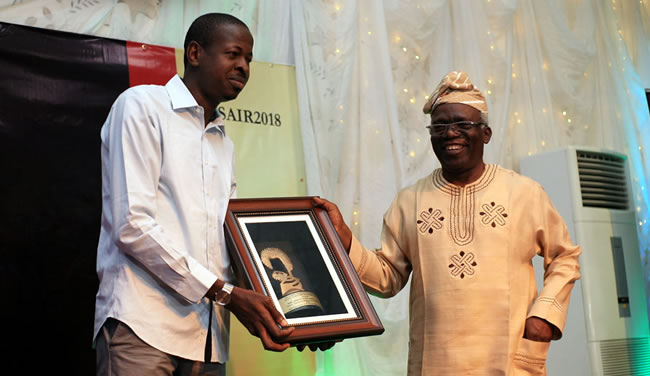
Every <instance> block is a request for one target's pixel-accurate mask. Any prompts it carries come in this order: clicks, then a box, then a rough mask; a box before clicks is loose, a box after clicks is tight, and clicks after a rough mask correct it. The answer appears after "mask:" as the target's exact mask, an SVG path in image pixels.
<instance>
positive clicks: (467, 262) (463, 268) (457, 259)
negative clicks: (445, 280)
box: [449, 251, 478, 279]
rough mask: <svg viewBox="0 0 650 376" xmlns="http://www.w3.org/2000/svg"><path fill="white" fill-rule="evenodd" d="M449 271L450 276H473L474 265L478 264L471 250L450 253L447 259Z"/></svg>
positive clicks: (462, 277) (461, 277)
mask: <svg viewBox="0 0 650 376" xmlns="http://www.w3.org/2000/svg"><path fill="white" fill-rule="evenodd" d="M449 261H451V263H450V264H449V273H450V274H451V276H452V277H456V278H460V279H464V278H465V276H470V277H471V276H473V275H474V273H475V270H474V267H476V266H477V265H478V263H477V262H476V256H475V255H474V253H472V252H467V253H465V252H464V251H460V252H459V253H458V254H457V255H452V256H451V258H450V259H449Z"/></svg>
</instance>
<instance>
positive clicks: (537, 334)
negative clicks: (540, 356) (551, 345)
mask: <svg viewBox="0 0 650 376" xmlns="http://www.w3.org/2000/svg"><path fill="white" fill-rule="evenodd" d="M524 338H526V339H529V340H531V341H537V342H550V341H551V340H552V339H553V325H552V324H551V323H549V322H548V321H546V320H544V319H541V318H539V317H535V316H532V317H529V318H527V319H526V329H525V330H524Z"/></svg>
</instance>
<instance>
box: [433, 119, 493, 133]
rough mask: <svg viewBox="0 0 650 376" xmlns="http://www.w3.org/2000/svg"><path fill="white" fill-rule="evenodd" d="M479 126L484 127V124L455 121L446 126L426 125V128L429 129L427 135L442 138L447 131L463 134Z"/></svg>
mask: <svg viewBox="0 0 650 376" xmlns="http://www.w3.org/2000/svg"><path fill="white" fill-rule="evenodd" d="M481 125H486V124H485V123H483V122H479V123H477V122H474V121H457V122H454V123H448V124H429V125H427V128H428V129H429V134H431V135H432V136H442V135H443V134H445V133H447V132H448V131H449V129H452V130H454V131H460V132H463V133H465V132H468V131H470V130H471V129H472V128H474V127H478V126H481Z"/></svg>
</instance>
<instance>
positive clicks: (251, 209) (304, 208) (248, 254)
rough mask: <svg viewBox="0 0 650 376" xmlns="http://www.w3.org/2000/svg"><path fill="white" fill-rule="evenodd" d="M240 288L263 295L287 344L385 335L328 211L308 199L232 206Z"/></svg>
mask: <svg viewBox="0 0 650 376" xmlns="http://www.w3.org/2000/svg"><path fill="white" fill-rule="evenodd" d="M224 228H225V234H226V244H227V246H228V251H229V253H230V257H231V260H232V263H233V268H234V270H235V275H236V276H237V281H238V285H239V286H240V287H245V288H249V289H252V290H254V291H257V292H260V293H262V294H265V295H266V296H269V297H270V298H271V299H272V300H273V303H274V305H275V307H276V309H277V310H278V311H280V312H281V313H282V314H283V315H284V317H285V318H286V320H287V322H288V324H289V326H294V327H296V329H295V330H294V332H293V333H292V334H291V336H290V337H289V338H288V340H287V341H288V342H289V343H291V344H292V345H297V344H306V343H318V342H328V341H337V340H341V339H345V338H352V337H361V336H370V335H378V334H381V333H383V331H384V328H383V326H382V324H381V322H380V320H379V317H378V316H377V313H376V312H375V310H374V308H373V306H372V303H371V302H370V299H369V297H368V294H367V293H366V292H365V290H364V289H363V286H362V284H361V281H360V280H359V277H358V275H357V273H356V271H355V270H354V267H353V265H352V263H351V261H350V258H349V257H348V255H347V252H346V251H345V249H344V248H343V245H342V244H341V241H340V239H339V237H338V235H337V233H336V230H335V229H334V226H333V225H332V223H331V221H330V218H329V216H328V215H327V212H326V211H325V210H324V209H322V208H319V207H315V206H314V205H313V204H312V197H291V198H260V199H232V200H230V203H229V205H228V210H227V213H226V220H225V224H224Z"/></svg>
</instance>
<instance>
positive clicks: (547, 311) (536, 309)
mask: <svg viewBox="0 0 650 376" xmlns="http://www.w3.org/2000/svg"><path fill="white" fill-rule="evenodd" d="M566 314H567V312H566V309H565V308H564V307H563V306H562V305H561V304H560V303H558V302H557V300H555V299H554V298H551V297H548V296H540V297H538V298H537V300H535V303H534V304H533V307H532V308H531V310H530V312H528V316H526V318H529V317H533V316H535V317H539V318H541V319H544V320H546V321H548V322H549V323H551V324H552V325H554V326H555V328H556V329H557V330H558V331H559V334H557V333H555V330H554V333H553V334H554V335H553V337H554V338H553V339H554V340H556V339H560V338H561V337H562V331H563V330H564V324H565V323H566ZM558 335H559V336H558ZM555 337H558V338H555Z"/></svg>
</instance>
